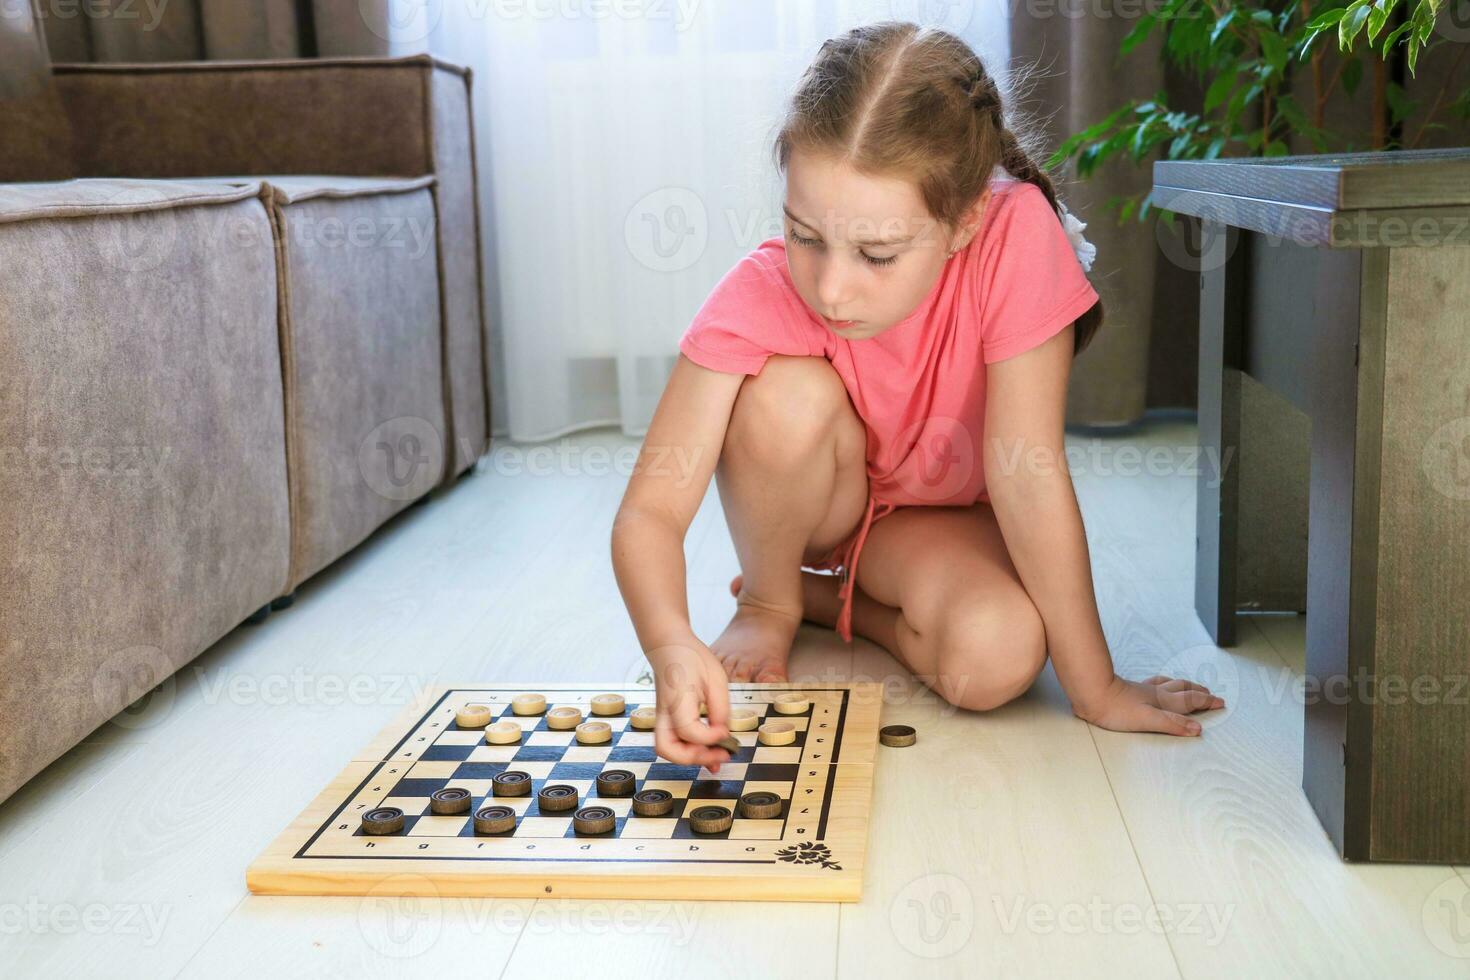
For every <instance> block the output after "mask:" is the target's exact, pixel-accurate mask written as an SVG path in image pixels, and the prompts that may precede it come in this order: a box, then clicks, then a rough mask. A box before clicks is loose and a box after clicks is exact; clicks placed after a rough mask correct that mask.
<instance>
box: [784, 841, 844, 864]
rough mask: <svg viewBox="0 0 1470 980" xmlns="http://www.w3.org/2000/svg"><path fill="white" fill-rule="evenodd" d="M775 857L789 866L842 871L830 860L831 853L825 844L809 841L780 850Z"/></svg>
mask: <svg viewBox="0 0 1470 980" xmlns="http://www.w3.org/2000/svg"><path fill="white" fill-rule="evenodd" d="M776 857H778V858H780V859H781V860H782V861H787V862H790V863H791V864H820V865H821V866H822V867H824V868H831V869H832V870H833V871H841V870H842V865H840V864H838V863H837V862H836V861H833V860H832V851H831V850H829V849H828V847H827V845H826V844H817V843H813V842H812V841H809V840H804V841H802V842H801V843H799V844H793V845H791V846H790V847H783V848H781V850H779V851H777V852H776Z"/></svg>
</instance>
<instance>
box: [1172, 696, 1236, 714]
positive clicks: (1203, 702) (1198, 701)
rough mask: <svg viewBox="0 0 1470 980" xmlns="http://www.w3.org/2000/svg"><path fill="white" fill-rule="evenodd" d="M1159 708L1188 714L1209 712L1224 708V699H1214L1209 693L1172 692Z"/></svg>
mask: <svg viewBox="0 0 1470 980" xmlns="http://www.w3.org/2000/svg"><path fill="white" fill-rule="evenodd" d="M1161 707H1165V708H1169V709H1171V710H1174V711H1181V712H1184V713H1185V714H1188V713H1190V712H1192V711H1211V710H1213V709H1215V708H1223V707H1225V699H1224V698H1219V697H1216V696H1215V695H1213V694H1211V693H1210V692H1209V691H1195V690H1189V691H1173V692H1170V693H1169V694H1168V695H1167V696H1166V697H1165V698H1164V704H1163V705H1161Z"/></svg>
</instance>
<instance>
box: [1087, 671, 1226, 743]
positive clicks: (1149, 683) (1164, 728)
mask: <svg viewBox="0 0 1470 980" xmlns="http://www.w3.org/2000/svg"><path fill="white" fill-rule="evenodd" d="M1223 707H1225V699H1224V698H1221V697H1218V696H1216V695H1214V694H1211V693H1210V690H1209V688H1207V687H1205V686H1204V685H1203V684H1196V683H1194V682H1193V681H1186V680H1175V679H1173V678H1170V677H1165V676H1163V675H1162V674H1155V675H1154V676H1153V677H1150V678H1148V679H1147V680H1144V681H1128V680H1124V679H1123V678H1121V677H1118V676H1116V675H1115V676H1114V677H1113V682H1112V684H1110V685H1109V686H1108V689H1107V691H1106V692H1105V693H1104V694H1103V695H1102V697H1100V698H1098V699H1096V700H1095V701H1092V702H1090V703H1088V704H1087V705H1086V706H1083V705H1081V704H1078V705H1074V706H1073V708H1072V713H1073V714H1075V715H1076V716H1077V717H1078V718H1081V719H1082V720H1083V721H1086V722H1088V723H1090V724H1093V725H1096V726H1097V727H1099V728H1106V729H1109V730H1110V731H1115V732H1163V733H1164V734H1165V735H1198V734H1199V733H1200V723H1199V722H1197V721H1195V720H1194V719H1193V718H1188V717H1185V716H1186V715H1189V714H1192V713H1194V712H1196V711H1209V710H1212V709H1214V708H1223Z"/></svg>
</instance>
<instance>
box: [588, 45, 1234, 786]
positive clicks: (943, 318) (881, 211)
mask: <svg viewBox="0 0 1470 980" xmlns="http://www.w3.org/2000/svg"><path fill="white" fill-rule="evenodd" d="M1003 120H1004V113H1003V108H1002V104H1001V97H1000V93H999V90H998V88H997V86H996V83H995V80H994V79H993V78H992V77H991V76H990V75H989V74H987V72H986V71H985V68H984V66H983V65H982V64H981V62H980V59H979V58H978V57H977V56H976V55H975V54H974V52H973V51H971V50H970V48H969V47H968V45H966V44H965V42H964V41H962V40H960V39H959V38H957V37H955V36H954V35H953V34H950V33H948V32H946V31H943V30H938V29H934V28H922V27H919V26H916V25H914V24H908V23H892V22H890V23H882V24H875V25H870V26H865V27H859V28H856V29H854V30H851V31H849V32H848V33H846V34H844V35H842V36H841V37H838V38H836V39H834V40H830V41H828V42H826V44H824V45H823V46H822V49H821V52H820V53H819V54H818V55H817V58H816V60H815V62H814V63H813V64H812V65H811V66H810V67H809V68H808V69H807V71H806V73H805V75H804V76H803V77H802V79H801V82H800V84H799V87H798V89H797V91H796V94H795V96H794V98H793V99H792V102H791V104H790V108H789V111H788V113H787V115H786V118H785V120H784V121H783V124H782V125H781V128H780V131H779V135H778V137H777V139H776V145H775V155H776V162H777V166H778V168H779V169H780V170H781V172H782V173H783V174H784V175H785V179H786V199H785V206H784V212H785V239H784V240H783V239H781V238H773V239H770V240H769V241H765V242H762V243H761V244H760V246H759V247H757V248H756V249H755V250H754V251H752V252H751V253H750V254H749V255H747V256H746V257H745V258H743V259H742V260H741V261H740V262H739V263H737V264H736V266H735V267H734V268H733V269H731V270H730V272H728V273H727V274H726V275H725V276H724V278H723V279H721V280H720V282H719V284H718V285H717V286H716V287H715V290H714V292H713V293H712V294H711V295H710V297H709V298H708V299H707V300H706V301H705V303H704V305H703V306H702V307H701V308H700V310H699V312H698V313H697V315H696V316H695V318H694V321H693V323H692V324H691V325H690V326H689V328H688V330H687V331H686V332H685V333H684V335H683V338H682V339H681V340H680V343H679V350H680V352H681V356H680V357H679V359H678V362H677V364H676V366H675V367H674V370H673V372H672V373H671V375H670V377H669V381H668V385H667V387H666V388H665V390H664V392H663V396H662V398H661V399H660V401H659V405H658V408H657V410H656V412H655V414H654V417H653V421H652V423H651V424H650V426H649V430H648V435H647V437H646V438H645V441H644V445H643V450H642V453H641V454H640V457H639V463H638V466H637V467H636V468H635V471H634V474H633V476H632V478H631V479H630V481H629V483H628V488H627V492H626V494H625V496H624V498H623V502H622V506H621V507H620V508H619V511H618V515H617V518H616V520H615V521H614V525H613V532H612V549H613V566H614V571H615V573H616V576H617V580H618V587H619V589H620V591H621V593H622V595H623V599H624V601H625V603H626V605H627V607H628V612H629V615H630V616H631V618H632V620H633V624H634V627H635V629H636V631H637V633H638V639H639V642H640V644H641V645H642V647H643V649H644V651H645V653H646V655H647V656H648V659H649V662H650V663H651V664H652V665H653V667H654V674H655V680H656V684H657V691H658V697H657V705H658V708H657V710H658V718H657V724H656V728H655V747H656V749H657V751H658V754H659V755H661V756H663V757H664V758H666V759H669V760H671V761H673V762H678V763H682V764H685V765H692V764H696V763H697V764H700V765H704V766H708V767H709V768H711V769H713V770H717V769H718V766H719V764H720V763H722V762H724V761H726V760H728V758H729V756H728V754H727V753H726V752H725V750H724V749H721V748H719V747H717V746H715V744H714V743H715V742H717V741H718V740H719V739H721V738H723V737H724V736H726V735H727V734H728V733H729V729H728V691H727V687H726V677H727V675H728V677H729V678H730V679H733V680H740V681H745V680H754V681H781V680H784V679H785V678H786V658H787V655H788V653H789V651H790V647H791V641H792V639H793V638H794V636H795V634H796V629H797V626H798V624H799V623H800V622H801V620H802V619H804V618H805V619H808V620H812V621H814V622H817V623H820V624H823V625H826V626H832V627H835V628H836V629H837V631H838V632H839V633H840V634H841V635H842V637H843V639H844V640H849V641H850V640H851V639H852V636H853V634H855V633H857V634H862V635H863V636H865V637H867V638H869V639H871V640H872V641H874V642H875V643H878V644H880V645H881V646H883V647H885V648H886V649H887V650H888V651H889V653H891V654H892V655H893V656H894V657H895V658H896V659H897V660H899V661H900V662H901V663H902V664H904V666H906V667H907V668H908V669H909V670H911V671H913V672H914V673H915V674H916V675H918V676H919V677H920V679H922V680H923V681H924V683H926V684H928V685H929V686H930V687H932V688H934V690H935V691H936V692H938V693H939V694H940V695H941V696H943V697H944V698H946V699H947V700H948V701H950V702H951V703H952V704H955V705H957V706H960V707H964V708H970V709H976V710H983V709H988V708H994V707H997V706H998V705H1001V704H1004V703H1006V702H1007V701H1010V700H1011V699H1013V698H1015V697H1017V696H1018V695H1020V694H1021V693H1022V692H1024V691H1025V690H1026V689H1027V688H1028V687H1030V686H1031V683H1032V681H1033V680H1035V678H1036V676H1037V674H1038V673H1039V672H1040V671H1041V669H1042V666H1043V664H1044V663H1045V661H1046V658H1047V656H1048V654H1050V656H1051V659H1052V663H1053V666H1054V667H1055V670H1056V673H1057V677H1058V679H1059V681H1060V682H1061V684H1062V687H1063V689H1064V690H1065V691H1066V693H1067V695H1068V697H1069V698H1070V699H1071V702H1072V707H1073V713H1074V714H1076V715H1077V716H1078V717H1080V718H1083V719H1085V720H1087V721H1089V722H1091V723H1093V724H1095V725H1099V726H1101V727H1103V728H1110V729H1113V730H1115V731H1154V732H1165V733H1168V734H1172V735H1197V734H1199V732H1200V726H1199V724H1198V723H1197V722H1196V721H1195V720H1193V719H1192V718H1189V717H1187V715H1189V714H1191V713H1193V712H1196V711H1201V710H1207V709H1211V708H1218V707H1223V705H1224V702H1223V701H1222V700H1221V699H1220V698H1218V697H1216V696H1214V695H1213V694H1212V693H1211V692H1210V691H1208V690H1207V689H1206V688H1204V687H1203V686H1201V685H1199V684H1194V683H1191V682H1189V681H1185V680H1173V679H1170V678H1167V677H1159V676H1156V677H1150V678H1148V679H1147V680H1145V681H1141V682H1138V681H1128V680H1124V679H1122V678H1120V677H1118V676H1116V675H1115V674H1114V672H1113V666H1112V660H1111V657H1110V655H1109V652H1108V647H1107V643H1106V640H1105V639H1104V637H1103V631H1102V626H1101V624H1100V622H1099V620H1098V613H1097V606H1096V604H1095V600H1094V596H1093V589H1092V577H1091V569H1090V565H1089V561H1088V552H1087V541H1086V537H1085V535H1084V530H1083V525H1082V518H1081V514H1080V512H1079V510H1078V507H1077V500H1076V497H1075V496H1074V494H1073V489H1072V481H1071V477H1070V475H1069V473H1068V470H1067V466H1066V460H1065V457H1064V455H1063V449H1064V443H1063V421H1064V409H1065V405H1066V391H1067V378H1068V373H1069V370H1070V367H1071V361H1072V358H1073V357H1074V356H1075V354H1076V352H1078V351H1080V350H1082V348H1084V347H1085V346H1086V345H1087V343H1088V341H1089V340H1091V338H1092V335H1093V334H1094V333H1095V332H1096V330H1097V329H1098V326H1099V325H1100V323H1101V321H1102V306H1101V304H1100V302H1099V301H1098V294H1097V293H1096V291H1095V290H1094V289H1093V288H1092V286H1091V284H1090V283H1089V282H1088V280H1087V278H1086V276H1085V274H1084V270H1083V268H1082V266H1081V262H1080V259H1079V256H1078V254H1076V253H1075V252H1074V248H1073V245H1072V243H1071V241H1070V240H1069V231H1070V230H1072V229H1080V227H1081V225H1080V223H1078V222H1076V219H1074V218H1071V216H1070V215H1068V214H1066V212H1065V210H1064V209H1059V205H1058V202H1057V197H1056V192H1055V190H1054V189H1053V187H1052V184H1051V181H1050V180H1049V179H1048V177H1047V176H1046V174H1045V173H1044V172H1043V171H1042V170H1041V169H1039V168H1038V167H1037V166H1036V164H1035V163H1034V162H1033V161H1032V160H1031V158H1030V156H1029V155H1028V154H1027V152H1026V151H1025V150H1024V149H1023V148H1022V147H1021V145H1020V143H1019V142H1018V141H1017V138H1016V136H1015V134H1014V133H1013V132H1012V131H1011V130H1009V129H1008V128H1007V127H1006V125H1005V123H1004V121H1003ZM1063 220H1067V221H1069V226H1068V227H1064V225H1063ZM1079 237H1080V236H1079ZM1083 244H1084V245H1085V243H1083ZM1086 249H1090V246H1086V247H1085V249H1083V256H1087V252H1086ZM1089 258H1090V257H1089ZM676 460H677V461H680V465H674V464H673V461H676ZM691 464H692V466H691ZM712 474H713V475H715V476H717V479H718V486H719V495H720V502H721V504H722V506H723V507H724V511H725V516H726V520H727V523H728V525H729V528H730V533H731V536H732V538H733V540H734V545H735V551H736V554H737V556H738V557H739V560H740V567H741V570H742V571H743V573H744V574H743V576H737V577H736V578H735V580H734V581H733V582H732V583H731V586H730V588H731V591H732V592H733V593H734V594H735V597H736V611H735V615H734V617H733V618H732V619H731V620H730V624H729V625H728V626H727V627H726V628H725V631H724V632H723V633H721V635H720V637H719V639H717V640H715V642H714V643H712V644H710V646H709V647H706V646H705V645H704V644H703V643H701V642H700V641H699V639H698V638H697V637H695V636H694V633H693V631H692V629H691V627H690V624H689V613H688V607H687V604H686V601H685V580H684V564H683V547H682V542H683V538H684V534H685V532H686V530H687V529H688V527H689V523H690V521H691V520H692V519H693V516H694V514H695V512H696V511H697V510H698V508H699V505H700V502H701V500H702V499H703V498H704V495H705V492H706V490H707V488H708V485H709V480H710V477H711V475H712ZM691 476H692V479H691ZM859 557H861V559H862V560H861V562H859ZM803 566H805V567H807V568H810V569H815V570H822V571H825V570H836V571H839V572H840V575H839V576H836V577H834V576H832V575H818V574H815V573H812V572H803V571H802V567H803ZM700 702H707V703H708V706H709V710H708V724H705V723H703V722H702V721H701V720H700V713H699V705H700Z"/></svg>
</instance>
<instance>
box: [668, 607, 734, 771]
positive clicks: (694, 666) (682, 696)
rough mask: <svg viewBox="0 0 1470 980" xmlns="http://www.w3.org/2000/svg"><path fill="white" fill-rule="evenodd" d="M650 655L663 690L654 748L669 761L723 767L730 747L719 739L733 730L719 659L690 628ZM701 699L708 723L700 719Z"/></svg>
mask: <svg viewBox="0 0 1470 980" xmlns="http://www.w3.org/2000/svg"><path fill="white" fill-rule="evenodd" d="M648 661H649V663H650V664H652V665H653V676H654V684H655V685H656V689H657V692H658V704H657V709H656V710H657V711H658V720H657V721H656V722H655V724H654V728H653V744H654V748H655V750H656V751H657V752H658V754H659V755H660V756H662V757H663V758H665V759H668V760H669V761H670V762H676V763H678V764H680V765H684V766H692V765H700V766H705V767H706V768H708V769H709V771H710V772H719V771H720V765H721V763H725V762H728V761H730V753H728V752H726V751H725V750H724V749H722V748H720V747H719V746H717V745H715V743H716V742H718V741H719V740H720V739H722V738H724V737H726V736H727V735H729V734H730V727H729V726H730V689H729V687H728V686H727V684H726V681H725V670H724V668H723V667H721V666H720V662H719V660H717V659H716V658H715V655H714V654H713V653H711V652H710V650H709V648H708V647H706V646H705V645H704V644H703V643H701V642H700V641H699V639H698V638H697V637H695V636H694V635H693V634H692V633H691V634H690V635H689V637H688V638H687V639H686V640H685V642H683V643H679V644H671V645H668V646H662V647H658V648H656V649H654V650H650V651H649V652H648ZM701 701H703V702H704V703H705V704H706V705H707V706H708V711H709V724H705V723H704V722H702V721H700V719H699V703H700V702H701Z"/></svg>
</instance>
